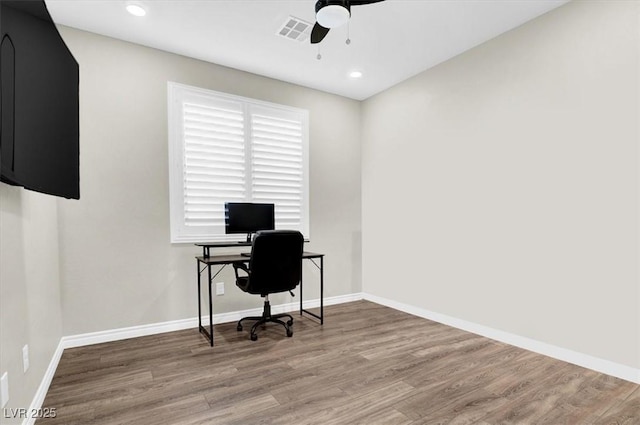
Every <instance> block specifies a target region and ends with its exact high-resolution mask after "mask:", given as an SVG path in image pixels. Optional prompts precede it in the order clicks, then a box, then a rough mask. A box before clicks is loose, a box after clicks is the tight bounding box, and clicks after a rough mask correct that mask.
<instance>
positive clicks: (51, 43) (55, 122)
mask: <svg viewBox="0 0 640 425" xmlns="http://www.w3.org/2000/svg"><path fill="white" fill-rule="evenodd" d="M0 33H1V35H2V36H1V39H0V40H1V44H0V108H1V109H0V115H1V119H2V121H1V123H0V179H1V180H2V181H3V182H5V183H8V184H12V185H18V186H23V187H25V188H27V189H30V190H34V191H38V192H42V193H47V194H50V195H55V196H61V197H64V198H73V199H79V198H80V181H79V180H80V176H79V119H78V63H77V62H76V61H75V59H74V58H73V55H72V54H71V52H70V51H69V49H68V48H67V46H66V44H65V43H64V41H63V40H62V38H61V37H60V34H59V33H58V30H57V29H56V27H55V25H54V23H53V21H52V20H51V16H50V15H49V12H48V11H47V8H46V5H45V3H44V1H5V0H0Z"/></svg>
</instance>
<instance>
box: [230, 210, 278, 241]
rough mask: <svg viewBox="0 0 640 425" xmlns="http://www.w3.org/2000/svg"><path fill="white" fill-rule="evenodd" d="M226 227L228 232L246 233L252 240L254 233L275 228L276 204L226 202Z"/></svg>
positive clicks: (249, 239) (248, 239)
mask: <svg viewBox="0 0 640 425" xmlns="http://www.w3.org/2000/svg"><path fill="white" fill-rule="evenodd" d="M224 229H225V233H226V234H234V233H245V234H246V235H247V242H251V234H252V233H255V232H257V231H259V230H273V229H275V214H274V205H273V204H253V203H249V202H225V204H224Z"/></svg>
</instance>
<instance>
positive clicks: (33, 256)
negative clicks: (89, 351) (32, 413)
mask: <svg viewBox="0 0 640 425" xmlns="http://www.w3.org/2000/svg"><path fill="white" fill-rule="evenodd" d="M61 202H63V203H73V202H74V201H69V200H65V201H61ZM56 203H57V201H56V198H54V197H52V196H49V195H42V194H39V193H35V192H31V191H28V190H24V189H21V188H18V187H14V186H9V185H7V184H4V183H0V375H1V374H3V373H4V372H8V375H9V403H8V404H7V405H6V406H5V409H7V410H3V411H1V412H0V422H1V423H3V424H5V423H7V424H9V423H21V422H22V421H21V419H20V418H16V419H15V420H10V419H7V418H5V413H6V412H10V410H9V409H18V408H27V407H29V406H30V404H31V401H32V399H33V396H34V394H35V393H36V390H37V388H38V386H39V385H40V382H41V381H42V377H43V376H44V373H45V371H46V369H47V367H48V366H49V362H50V361H51V358H52V357H53V354H54V352H55V350H56V348H57V346H58V343H59V342H60V337H61V336H62V318H61V309H60V278H59V266H58V222H57V207H56ZM24 345H29V358H30V367H29V370H27V372H26V373H24V372H23V368H22V347H23V346H24ZM6 416H9V417H10V416H11V414H10V413H6Z"/></svg>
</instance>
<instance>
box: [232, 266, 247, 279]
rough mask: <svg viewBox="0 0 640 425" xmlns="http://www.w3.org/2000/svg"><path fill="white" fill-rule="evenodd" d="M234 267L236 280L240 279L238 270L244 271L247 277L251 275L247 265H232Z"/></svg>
mask: <svg viewBox="0 0 640 425" xmlns="http://www.w3.org/2000/svg"><path fill="white" fill-rule="evenodd" d="M232 265H233V271H234V272H235V273H236V280H237V279H238V278H239V277H240V275H239V274H238V269H241V270H242V271H244V272H245V273H246V274H247V276H249V275H250V274H251V271H250V270H249V267H247V265H246V264H245V263H241V262H236V263H232Z"/></svg>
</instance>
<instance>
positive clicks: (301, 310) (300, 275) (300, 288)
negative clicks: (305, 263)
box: [300, 270, 304, 316]
mask: <svg viewBox="0 0 640 425" xmlns="http://www.w3.org/2000/svg"><path fill="white" fill-rule="evenodd" d="M303 273H304V270H303V271H302V273H300V316H302V274H303Z"/></svg>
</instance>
